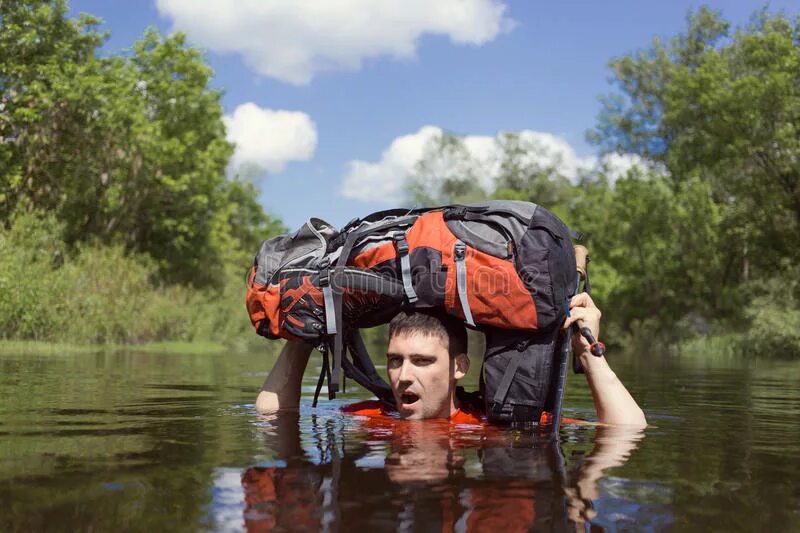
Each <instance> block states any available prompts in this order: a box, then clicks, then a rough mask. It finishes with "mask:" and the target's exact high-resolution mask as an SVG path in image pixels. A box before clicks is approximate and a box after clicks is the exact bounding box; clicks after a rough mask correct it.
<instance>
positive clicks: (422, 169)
mask: <svg viewBox="0 0 800 533" xmlns="http://www.w3.org/2000/svg"><path fill="white" fill-rule="evenodd" d="M482 172H485V169H484V168H483V165H482V162H481V161H479V160H477V159H476V158H475V157H473V155H472V154H471V153H470V151H469V149H468V148H467V146H466V144H465V143H464V140H463V138H461V137H458V136H456V135H453V134H451V133H442V134H441V135H436V136H433V137H431V138H430V139H429V140H428V142H427V144H426V145H425V147H424V149H423V155H422V158H421V159H420V160H419V161H418V162H417V164H416V167H415V169H414V173H413V174H412V175H411V176H410V177H409V180H408V184H407V186H406V193H407V194H408V196H409V199H410V200H411V201H413V202H415V203H418V204H421V205H444V204H452V203H465V202H471V201H473V202H474V201H478V200H482V199H485V198H486V196H487V195H488V192H487V191H486V190H485V189H484V188H483V187H482V185H481V181H480V177H481V173H482Z"/></svg>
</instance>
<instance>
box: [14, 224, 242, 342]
mask: <svg viewBox="0 0 800 533" xmlns="http://www.w3.org/2000/svg"><path fill="white" fill-rule="evenodd" d="M60 229H61V228H60V225H59V224H58V223H57V222H56V221H55V218H54V217H53V216H52V215H44V214H25V215H18V216H17V217H15V219H14V222H13V224H12V225H11V228H10V229H9V230H5V231H2V232H0V293H1V294H3V295H4V297H3V298H0V331H2V332H3V337H4V338H6V339H31V340H40V341H51V342H69V343H76V344H120V343H134V344H138V343H144V342H148V343H149V342H158V341H167V340H170V341H187V342H206V343H208V342H214V343H222V344H227V345H237V344H241V342H242V339H250V338H255V335H253V331H252V326H251V325H250V322H249V319H248V317H247V312H246V311H245V308H244V305H243V293H244V282H243V279H242V276H241V272H239V273H236V274H232V275H230V276H227V277H226V279H225V281H224V283H223V284H221V285H222V286H221V287H220V288H207V289H204V290H199V289H196V288H189V287H185V286H179V285H171V286H163V285H160V284H159V283H158V282H157V281H155V280H156V279H157V274H158V271H157V268H156V266H155V264H154V262H153V261H152V260H151V259H149V258H148V257H147V256H144V255H141V254H139V255H137V254H130V253H126V252H125V251H124V250H123V248H122V247H121V246H120V245H112V246H99V245H83V246H81V247H79V248H78V249H76V250H73V251H72V252H70V253H65V250H66V245H65V243H64V242H63V241H62V240H61V239H60V237H59V234H60Z"/></svg>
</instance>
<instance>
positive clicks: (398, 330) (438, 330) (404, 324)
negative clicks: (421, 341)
mask: <svg viewBox="0 0 800 533" xmlns="http://www.w3.org/2000/svg"><path fill="white" fill-rule="evenodd" d="M415 334H416V335H429V336H431V337H436V338H438V339H440V340H442V341H443V342H447V346H448V352H449V353H450V357H455V356H456V355H458V354H461V353H467V328H465V327H464V324H463V322H461V321H460V320H459V319H457V318H456V317H454V316H450V315H446V314H444V313H440V312H433V311H400V312H399V313H397V314H396V315H395V317H394V318H393V319H392V321H391V322H389V338H390V339H391V338H392V337H394V336H395V335H415Z"/></svg>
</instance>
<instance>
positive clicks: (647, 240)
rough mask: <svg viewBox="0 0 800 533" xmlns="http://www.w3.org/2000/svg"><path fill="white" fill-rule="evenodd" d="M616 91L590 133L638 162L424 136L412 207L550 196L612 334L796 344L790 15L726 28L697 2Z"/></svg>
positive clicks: (513, 141) (799, 151)
mask: <svg viewBox="0 0 800 533" xmlns="http://www.w3.org/2000/svg"><path fill="white" fill-rule="evenodd" d="M609 66H610V69H611V72H612V73H613V80H614V84H615V86H616V89H617V90H616V92H614V93H613V94H611V95H608V96H606V97H603V98H602V99H601V102H602V111H601V112H600V114H599V117H598V120H597V125H596V127H595V128H594V129H592V130H591V131H590V132H589V133H588V138H589V140H590V141H591V142H592V143H594V144H595V145H596V146H597V147H598V148H599V150H600V152H601V154H614V153H617V154H628V156H629V157H630V156H635V157H634V159H635V160H636V161H640V164H639V165H638V166H634V167H633V168H631V169H630V170H628V171H627V172H626V173H625V174H624V175H623V176H621V177H618V179H614V178H615V177H616V176H613V175H612V173H611V172H610V171H609V168H608V167H604V166H603V165H599V166H598V167H597V168H595V169H591V170H589V169H583V170H582V171H580V172H579V176H578V177H577V179H574V177H573V179H568V176H565V175H564V174H565V172H564V170H563V169H562V168H561V167H560V166H559V165H558V164H557V162H556V163H552V162H550V163H543V162H542V161H547V159H546V158H542V157H540V155H541V154H540V153H539V152H540V151H541V150H542V146H541V144H539V143H536V142H535V141H534V140H532V139H530V138H526V137H525V136H524V135H520V134H518V133H502V134H500V135H498V137H497V139H496V142H495V144H496V147H497V153H496V155H495V156H494V160H493V161H491V162H490V163H491V165H492V166H493V168H494V169H496V174H497V175H496V177H495V178H494V180H493V182H492V183H491V184H489V185H487V184H486V183H485V180H481V179H479V178H480V177H481V173H484V174H485V169H486V166H487V165H486V161H479V160H477V159H475V158H474V157H471V155H470V152H469V150H468V148H467V146H466V144H465V141H464V138H462V137H459V136H458V135H453V134H444V135H442V136H441V137H435V138H433V139H432V140H431V141H430V142H429V143H428V146H427V147H426V150H425V156H424V157H423V159H422V160H421V161H420V163H419V164H418V165H417V168H416V170H415V172H414V176H413V179H412V180H411V183H410V185H409V187H408V193H409V195H410V197H411V198H413V199H414V200H415V201H417V202H419V203H422V204H435V203H449V202H462V201H471V200H478V199H484V198H504V199H518V200H528V201H533V202H536V203H539V204H541V205H544V206H546V207H548V208H549V209H551V210H552V211H554V212H555V213H556V214H558V215H559V216H561V217H562V218H563V219H564V220H565V221H566V222H567V223H568V224H570V225H571V226H572V227H574V228H575V229H578V230H581V231H583V232H585V233H586V234H587V243H588V246H589V248H590V250H591V253H592V256H593V258H594V262H593V264H592V269H591V270H592V275H593V278H594V282H595V283H594V287H595V295H596V297H597V299H599V300H600V303H601V305H602V306H603V307H604V308H605V309H606V310H607V313H606V314H605V318H604V321H605V322H606V323H607V324H608V325H609V326H610V329H609V331H608V334H609V335H611V337H612V338H613V339H615V340H617V341H619V342H622V341H625V342H633V341H636V340H637V339H638V340H642V341H644V342H645V343H649V344H652V341H653V340H662V341H663V342H665V343H667V344H671V343H675V342H676V341H677V342H683V341H687V340H689V339H697V338H704V337H705V338H708V337H709V336H711V337H715V338H724V339H726V342H725V345H726V346H727V348H728V349H729V350H730V351H735V352H743V351H746V352H747V353H756V352H757V353H761V354H769V355H777V356H786V355H799V354H800V305H799V304H800V284H798V281H797V280H798V277H799V275H800V269H799V268H798V267H797V260H798V250H800V232H798V230H800V129H799V128H800V126H798V125H800V17H796V18H795V19H793V20H792V19H789V18H787V17H786V16H785V15H783V14H771V13H769V12H768V11H767V10H766V9H763V10H761V11H759V12H757V13H755V14H754V15H753V17H752V19H751V21H750V23H749V24H747V25H746V26H744V27H741V28H735V29H734V28H732V27H731V25H730V24H729V23H728V22H727V21H725V20H724V19H723V17H722V16H721V14H720V13H719V12H716V11H713V10H711V9H708V8H701V9H699V10H697V11H694V12H691V13H690V14H689V16H688V17H687V27H686V29H685V30H684V31H683V32H682V33H680V34H679V35H677V36H675V37H674V38H672V39H670V40H668V41H664V40H661V39H655V40H654V41H653V43H652V45H651V46H650V47H649V48H646V49H643V50H640V51H637V52H636V53H633V54H630V55H626V56H623V57H619V58H615V59H612V60H611V61H610V63H609Z"/></svg>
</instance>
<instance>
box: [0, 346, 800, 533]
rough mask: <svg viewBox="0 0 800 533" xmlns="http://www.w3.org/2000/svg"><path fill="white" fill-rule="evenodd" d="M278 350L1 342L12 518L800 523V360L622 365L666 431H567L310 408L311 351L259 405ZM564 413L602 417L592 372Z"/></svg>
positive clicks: (31, 525)
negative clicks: (299, 384)
mask: <svg viewBox="0 0 800 533" xmlns="http://www.w3.org/2000/svg"><path fill="white" fill-rule="evenodd" d="M272 360H273V359H272V358H271V357H270V356H268V355H259V354H250V355H242V354H220V355H207V354H204V355H159V354H139V353H107V354H103V353H101V354H96V355H86V354H70V355H52V354H48V355H41V356H37V355H31V354H25V355H14V354H11V355H8V354H7V355H0V530H2V531H32V530H34V531H35V530H48V531H50V530H65V531H66V530H69V531H72V530H95V531H97V530H100V531H105V530H131V531H145V530H150V531H162V530H170V531H184V530H186V531H197V530H233V531H236V530H246V529H250V530H254V531H270V530H276V531H285V530H303V529H308V530H328V531H340V530H341V531H345V530H351V529H355V528H364V530H400V531H432V530H436V531H442V530H451V529H455V530H460V531H463V530H467V531H485V530H490V531H491V530H492V528H503V531H504V532H505V531H508V532H510V531H517V530H525V529H529V528H533V529H536V530H546V531H560V530H574V529H575V528H576V527H577V528H578V529H584V528H585V529H589V528H592V530H608V531H632V530H633V531H638V530H644V531H661V530H697V531H707V530H724V531H753V530H765V531H791V530H795V531H797V530H800V363H797V362H771V361H752V360H734V361H730V360H727V361H722V362H719V361H717V362H712V361H713V360H709V361H697V360H696V359H686V358H681V357H675V356H673V357H665V358H652V357H651V358H645V357H638V358H636V357H630V358H627V359H624V360H614V361H612V365H613V367H614V368H615V370H616V371H617V373H618V374H619V375H620V376H621V377H622V379H623V381H624V382H625V383H626V385H628V387H629V388H630V389H631V391H632V392H633V394H634V396H635V397H636V398H637V400H639V402H640V404H641V405H642V406H643V407H644V409H645V411H646V413H647V415H648V419H649V420H650V422H651V423H652V427H650V428H649V429H647V430H646V431H645V432H643V433H631V432H625V431H621V430H608V429H600V428H596V427H591V426H584V425H566V426H564V427H562V429H561V432H560V435H559V440H558V443H557V444H553V443H552V442H551V441H549V440H547V439H541V438H537V437H536V436H535V435H529V434H522V433H516V432H509V431H486V430H484V429H482V428H479V427H469V426H464V427H451V426H449V425H448V424H437V423H428V422H426V423H408V422H405V423H403V422H401V423H396V422H392V421H375V420H372V421H369V420H363V419H360V418H358V417H353V416H350V415H345V414H342V413H340V412H339V409H338V408H339V406H341V405H342V404H343V403H347V402H350V401H353V400H354V399H358V398H365V397H366V395H365V394H364V393H362V392H360V391H357V388H356V387H355V386H351V387H349V388H348V393H347V394H345V395H343V396H342V398H341V399H337V400H336V401H334V402H327V401H322V402H321V405H320V407H318V408H316V409H313V408H311V405H310V397H311V394H312V392H313V386H314V383H315V381H316V372H317V369H316V368H313V367H315V366H316V365H318V361H317V359H314V360H313V362H312V364H311V365H310V367H312V368H310V369H309V372H308V373H307V375H306V378H305V381H304V399H303V402H302V407H301V410H300V413H299V414H287V415H285V416H284V415H282V416H280V417H271V418H268V417H262V416H259V415H258V414H257V413H256V412H255V410H254V408H253V401H254V398H255V395H256V392H257V390H258V388H259V386H260V384H261V382H262V381H263V379H264V376H265V374H266V371H267V369H269V368H270V367H271V364H272ZM475 367H476V368H477V367H478V365H475ZM473 381H474V378H473ZM564 411H565V415H566V416H570V417H576V418H584V419H591V418H592V417H593V416H594V415H593V410H592V407H591V399H590V396H589V393H588V389H587V387H586V386H585V382H584V378H583V377H582V376H576V375H570V377H569V381H568V392H567V398H566V401H565V409H564Z"/></svg>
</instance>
